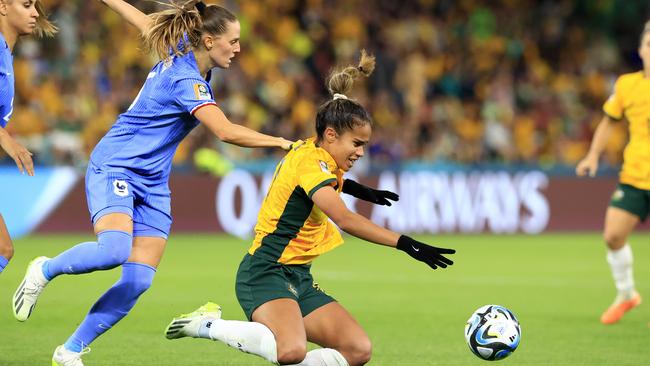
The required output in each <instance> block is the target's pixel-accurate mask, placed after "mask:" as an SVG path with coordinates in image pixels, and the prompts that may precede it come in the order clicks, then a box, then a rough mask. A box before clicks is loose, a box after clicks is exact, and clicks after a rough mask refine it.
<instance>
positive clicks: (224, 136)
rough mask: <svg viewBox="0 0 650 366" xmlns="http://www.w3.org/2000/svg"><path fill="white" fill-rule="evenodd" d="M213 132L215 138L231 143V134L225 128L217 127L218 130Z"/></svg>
mask: <svg viewBox="0 0 650 366" xmlns="http://www.w3.org/2000/svg"><path fill="white" fill-rule="evenodd" d="M214 134H215V135H216V136H217V138H218V139H219V140H221V141H223V142H226V143H231V142H232V134H230V133H228V131H226V129H225V128H224V129H219V130H218V131H214Z"/></svg>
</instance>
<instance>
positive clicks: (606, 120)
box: [576, 21, 650, 324]
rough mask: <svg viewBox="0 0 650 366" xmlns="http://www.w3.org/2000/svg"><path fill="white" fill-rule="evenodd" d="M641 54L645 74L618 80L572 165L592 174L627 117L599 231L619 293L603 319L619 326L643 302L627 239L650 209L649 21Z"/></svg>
mask: <svg viewBox="0 0 650 366" xmlns="http://www.w3.org/2000/svg"><path fill="white" fill-rule="evenodd" d="M639 56H640V57H641V60H642V61H643V70H642V71H639V72H635V73H631V74H624V75H621V76H620V77H619V78H618V80H617V81H616V85H615V86H614V93H613V94H612V95H611V96H610V97H609V99H607V102H605V105H604V106H603V111H604V112H605V116H604V117H603V119H602V121H601V122H600V123H599V124H598V127H597V128H596V132H595V134H594V137H593V141H592V142H591V148H590V149H589V153H588V154H587V156H586V157H585V158H584V159H583V160H582V161H580V163H579V164H578V165H577V167H576V174H577V175H578V176H585V175H587V174H589V176H591V177H593V176H595V175H596V171H597V170H598V159H599V157H600V154H601V153H602V151H603V149H604V148H605V145H606V143H607V140H608V138H609V136H610V134H611V130H612V127H613V125H614V124H616V123H618V121H620V120H621V119H622V118H623V117H625V118H627V120H628V122H629V126H630V127H629V129H630V131H629V135H630V141H629V142H628V144H627V146H626V147H625V153H624V157H623V168H622V169H621V172H620V177H619V184H618V186H617V187H616V190H615V191H614V194H613V195H612V198H611V201H610V203H609V207H608V208H607V213H606V215H605V229H604V233H603V236H604V239H605V243H606V244H607V248H608V250H607V262H608V263H609V266H610V268H611V270H612V275H613V277H614V283H615V284H616V289H617V290H618V294H617V296H616V298H615V299H614V303H613V304H612V305H611V306H610V307H609V308H608V309H607V310H606V311H605V312H604V313H603V315H602V316H601V318H600V321H601V322H602V323H603V324H613V323H616V322H618V321H619V320H620V319H621V318H622V317H623V315H624V314H625V313H626V312H627V311H629V310H631V309H633V308H634V307H636V306H638V305H639V304H640V303H641V296H640V295H639V293H638V292H637V291H636V289H635V287H634V277H633V274H632V249H631V248H630V245H629V244H628V243H627V237H628V236H629V235H630V233H631V232H632V230H634V227H635V226H636V225H637V224H638V223H639V222H640V221H644V220H645V219H646V217H647V216H648V212H649V210H650V145H648V141H649V140H650V130H649V129H648V121H650V102H649V101H648V98H647V95H648V94H650V21H649V22H647V23H646V24H645V28H644V29H643V32H642V33H641V44H640V45H639Z"/></svg>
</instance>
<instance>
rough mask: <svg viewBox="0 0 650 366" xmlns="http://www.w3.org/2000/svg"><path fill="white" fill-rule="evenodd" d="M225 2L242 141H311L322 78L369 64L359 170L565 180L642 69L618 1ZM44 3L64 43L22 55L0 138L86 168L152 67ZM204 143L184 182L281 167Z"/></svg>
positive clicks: (617, 144) (28, 44)
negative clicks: (527, 167)
mask: <svg viewBox="0 0 650 366" xmlns="http://www.w3.org/2000/svg"><path fill="white" fill-rule="evenodd" d="M206 2H208V3H209V2H211V1H210V0H208V1H206ZM131 3H132V4H134V5H135V6H137V7H138V8H140V9H142V10H143V11H145V12H152V11H154V10H156V9H157V8H159V7H160V5H159V4H157V3H156V2H153V1H132V2H131ZM220 3H221V4H222V5H224V6H226V7H228V8H229V9H231V10H233V12H235V13H236V14H237V15H238V17H239V19H240V21H241V24H242V52H241V53H240V54H239V55H238V56H237V58H236V59H235V60H234V62H233V66H231V69H229V70H227V71H223V70H219V71H217V72H216V73H214V74H213V81H212V85H213V90H214V92H215V99H216V100H217V102H218V103H219V104H220V106H221V107H222V108H223V109H224V110H225V112H226V114H227V115H228V116H229V118H230V119H231V120H232V121H235V122H239V123H241V124H244V125H246V126H249V127H251V128H254V129H257V130H261V131H265V132H271V133H272V134H274V135H280V136H284V137H286V138H289V139H297V138H305V137H308V136H311V135H312V134H313V119H314V116H315V113H316V110H317V108H318V106H319V105H320V104H321V103H322V102H323V101H324V98H326V96H327V93H326V91H325V90H323V87H322V85H324V83H323V80H322V79H321V78H322V77H323V75H327V74H328V72H329V70H330V68H331V67H332V66H333V65H335V64H348V63H354V62H356V60H357V59H358V57H359V50H360V49H361V48H365V49H367V50H368V51H369V52H371V53H374V54H375V55H376V57H377V69H376V71H375V73H374V75H373V77H372V78H371V79H370V80H369V81H368V82H366V84H365V85H364V87H360V88H357V89H356V90H355V93H354V94H353V95H352V96H351V97H353V98H356V99H358V100H360V101H361V103H362V104H363V105H365V106H366V107H367V108H368V110H369V111H370V112H371V114H372V116H373V118H374V121H375V129H374V133H373V140H372V143H371V146H370V147H369V156H370V160H372V161H373V162H378V163H396V162H397V163H399V162H403V161H407V160H411V159H416V160H421V161H425V162H440V161H449V162H457V163H461V164H475V163H480V162H488V163H522V164H540V165H558V164H560V165H562V164H564V165H574V164H575V163H576V162H577V161H578V160H579V159H580V158H581V157H582V156H584V154H585V153H586V151H587V149H588V147H589V142H590V140H591V136H592V133H593V130H594V128H595V126H596V124H597V123H598V121H599V120H600V118H601V117H602V109H601V107H602V104H603V103H604V101H605V100H606V99H607V97H608V95H609V93H610V92H611V89H612V86H613V83H614V81H615V79H616V77H617V76H618V75H619V74H620V73H624V72H632V71H635V70H637V69H639V68H640V61H639V60H638V57H637V56H636V49H637V46H638V35H639V34H640V31H641V28H642V27H643V24H644V22H645V20H646V18H647V16H648V15H650V13H649V12H648V11H649V9H650V5H648V3H647V2H646V1H623V0H605V1H597V2H594V1H588V0H584V1H536V0H499V1H479V0H463V1H453V0H409V1H399V2H398V1H393V0H378V1H373V2H367V1H361V0H346V1H328V0H265V1H224V2H220ZM44 4H45V5H46V6H47V8H48V9H49V10H50V12H51V13H52V17H51V18H52V19H53V20H54V21H55V23H56V25H57V26H58V27H59V28H60V32H59V34H58V35H57V36H56V37H55V38H54V39H44V40H39V39H26V40H21V42H19V44H18V45H17V49H16V51H15V73H16V95H17V97H16V101H15V103H14V115H13V118H12V120H11V122H10V123H9V125H8V130H9V131H10V132H11V133H13V134H15V135H17V136H19V138H20V140H21V141H22V142H23V143H24V144H25V145H26V146H27V147H28V149H30V150H31V151H32V152H34V153H35V161H36V164H57V165H58V164H66V165H76V166H79V167H82V166H84V164H85V163H86V161H87V157H88V154H89V153H90V151H91V150H92V147H93V146H94V145H95V144H96V143H97V141H98V139H99V138H101V136H103V135H104V133H105V132H106V131H107V130H108V129H109V128H110V126H111V125H112V123H113V122H114V121H115V119H116V117H117V115H118V114H119V113H120V112H121V111H124V110H125V109H126V108H128V106H129V103H130V102H131V101H132V100H133V98H134V97H135V95H136V94H137V93H138V90H139V88H140V87H141V85H142V82H143V79H142V77H143V75H146V74H147V73H146V71H147V70H148V69H149V68H150V67H151V66H152V65H153V64H154V63H155V59H154V58H152V57H151V56H147V55H143V54H142V53H141V52H139V51H138V44H139V42H140V40H139V36H138V34H137V32H136V29H135V28H134V27H131V26H129V25H128V24H126V23H125V22H124V21H123V20H121V19H120V18H119V16H118V15H116V14H115V13H113V12H111V11H110V10H109V9H107V8H106V7H104V6H103V5H102V4H101V3H100V2H99V1H87V0H86V1H82V0H75V1H70V0H68V1H65V0H45V1H44ZM209 136H210V135H209V134H207V133H205V131H202V130H201V129H198V130H197V131H195V133H193V134H192V135H190V137H189V138H187V139H186V141H184V142H183V144H182V145H181V147H180V148H179V150H178V153H177V155H176V157H175V163H176V164H177V165H179V166H183V167H188V168H189V167H192V166H193V164H194V161H195V159H194V158H193V157H194V156H195V154H194V153H195V152H196V151H197V150H198V149H200V148H202V147H215V148H216V149H217V151H220V152H221V154H222V155H223V156H225V157H226V158H227V159H228V160H230V161H233V162H237V161H243V160H251V159H257V158H263V157H265V156H266V155H267V154H271V153H273V154H278V152H271V151H262V150H256V149H241V148H234V147H230V146H227V145H226V144H221V143H217V141H216V139H212V138H209ZM626 139H627V135H626V131H625V128H624V126H622V128H620V129H619V130H618V131H617V132H616V134H615V137H614V138H612V139H611V141H610V143H609V146H608V148H607V150H606V152H605V154H604V159H605V160H606V161H607V162H608V163H609V164H611V165H616V164H618V163H619V162H620V159H621V157H622V147H623V145H624V144H625V142H626ZM0 154H1V152H0ZM3 159H4V160H3ZM0 160H1V161H4V162H7V163H10V160H8V159H7V158H6V157H0Z"/></svg>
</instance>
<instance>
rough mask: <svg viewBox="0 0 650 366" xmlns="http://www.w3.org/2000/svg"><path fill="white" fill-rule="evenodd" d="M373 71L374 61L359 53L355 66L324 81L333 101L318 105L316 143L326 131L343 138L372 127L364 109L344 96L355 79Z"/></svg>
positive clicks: (350, 88) (363, 52) (363, 51)
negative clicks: (332, 130)
mask: <svg viewBox="0 0 650 366" xmlns="http://www.w3.org/2000/svg"><path fill="white" fill-rule="evenodd" d="M374 69H375V57H374V56H371V55H368V54H367V53H366V51H365V50H362V51H361V60H360V61H359V65H358V66H348V67H346V68H344V69H343V70H338V71H334V72H332V73H331V74H330V76H329V77H328V78H327V89H328V90H329V92H330V93H331V94H332V96H333V98H334V99H331V100H329V101H327V102H325V103H324V104H323V105H321V106H320V108H319V109H318V114H316V136H317V138H318V139H319V140H320V139H321V138H322V137H323V133H324V132H325V129H326V128H327V127H331V128H333V129H334V130H335V131H336V133H338V134H342V133H343V132H345V131H349V130H352V129H354V128H355V127H357V126H363V125H365V124H372V119H371V118H370V115H369V114H368V112H367V111H366V110H365V108H363V106H362V105H361V104H359V103H357V102H356V101H354V100H351V99H348V97H347V95H346V94H347V93H349V92H350V90H352V86H353V85H354V81H355V79H357V78H359V77H361V76H365V77H367V76H369V75H370V74H371V73H372V72H373V70H374Z"/></svg>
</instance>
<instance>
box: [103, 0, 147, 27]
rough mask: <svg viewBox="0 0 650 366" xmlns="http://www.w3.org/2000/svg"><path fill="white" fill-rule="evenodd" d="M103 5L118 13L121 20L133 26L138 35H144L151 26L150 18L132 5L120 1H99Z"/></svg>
mask: <svg viewBox="0 0 650 366" xmlns="http://www.w3.org/2000/svg"><path fill="white" fill-rule="evenodd" d="M99 1H101V2H102V3H104V4H105V5H106V6H108V7H109V8H111V9H112V10H113V11H115V12H116V13H118V14H119V15H120V16H122V18H124V19H125V20H126V21H127V22H129V23H131V24H133V25H134V26H135V27H136V28H138V30H139V31H140V33H144V32H145V31H146V30H147V29H149V25H150V24H151V18H149V16H148V15H147V14H145V13H143V12H141V11H140V10H138V9H137V8H136V7H134V6H133V5H131V4H129V3H127V2H125V1H122V0H99Z"/></svg>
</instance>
